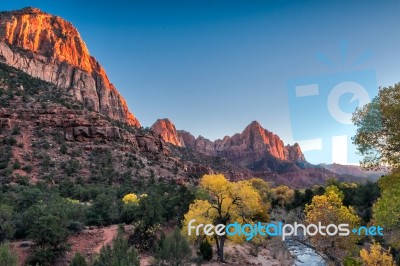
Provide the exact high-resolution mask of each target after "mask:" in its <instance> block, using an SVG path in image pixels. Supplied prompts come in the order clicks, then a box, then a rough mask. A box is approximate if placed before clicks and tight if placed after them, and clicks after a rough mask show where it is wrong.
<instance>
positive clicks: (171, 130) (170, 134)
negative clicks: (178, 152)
mask: <svg viewBox="0 0 400 266" xmlns="http://www.w3.org/2000/svg"><path fill="white" fill-rule="evenodd" d="M151 129H152V130H153V131H154V132H156V133H157V134H159V135H160V136H161V137H162V139H163V140H164V141H165V142H168V143H171V144H173V145H176V146H179V147H182V146H185V143H184V140H183V139H182V137H181V136H180V135H178V133H177V132H176V128H175V125H174V124H172V122H171V121H170V120H169V119H167V118H165V119H158V120H157V121H156V122H155V123H154V124H153V125H152V126H151Z"/></svg>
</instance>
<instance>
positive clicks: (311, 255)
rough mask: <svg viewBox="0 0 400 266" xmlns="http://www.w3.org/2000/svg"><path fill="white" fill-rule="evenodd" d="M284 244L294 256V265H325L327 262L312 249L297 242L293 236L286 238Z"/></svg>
mask: <svg viewBox="0 0 400 266" xmlns="http://www.w3.org/2000/svg"><path fill="white" fill-rule="evenodd" d="M285 245H286V247H287V249H288V250H289V252H290V254H292V255H293V256H294V257H295V258H294V265H296V266H327V265H328V263H327V262H326V261H325V259H324V258H323V257H321V255H319V254H318V253H317V252H316V251H315V250H314V249H312V248H310V247H309V246H307V245H305V244H303V243H301V242H299V240H298V239H296V238H295V237H292V238H287V239H286V240H285Z"/></svg>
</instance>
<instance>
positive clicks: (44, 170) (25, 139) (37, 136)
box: [0, 8, 376, 188]
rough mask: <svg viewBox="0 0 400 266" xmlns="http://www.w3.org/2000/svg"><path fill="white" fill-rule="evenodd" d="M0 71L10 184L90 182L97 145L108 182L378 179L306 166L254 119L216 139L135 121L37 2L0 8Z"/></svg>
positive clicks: (72, 32)
mask: <svg viewBox="0 0 400 266" xmlns="http://www.w3.org/2000/svg"><path fill="white" fill-rule="evenodd" d="M0 71H1V75H0V89H1V90H2V91H4V92H6V93H2V94H1V96H0V126H1V128H0V129H1V130H0V137H1V139H7V140H8V139H14V140H15V143H17V144H18V145H13V146H12V148H11V153H7V154H9V156H8V155H7V158H6V159H4V160H3V157H2V158H0V159H1V160H0V163H1V164H2V169H6V170H4V171H3V170H0V178H2V179H5V180H8V181H9V182H15V181H16V179H18V177H19V176H28V177H29V180H30V181H31V182H36V181H37V180H40V179H43V177H44V176H49V175H51V176H57V177H58V179H57V180H58V181H57V180H52V182H55V183H56V182H59V181H60V180H63V179H65V178H69V179H71V180H74V179H75V178H77V177H78V176H79V178H82V179H83V180H85V181H88V182H89V181H90V178H93V175H94V174H93V172H94V171H96V169H93V167H94V165H96V162H97V159H96V158H97V157H96V156H99V154H103V153H104V154H108V155H107V156H110V157H109V158H111V159H113V158H114V159H115V158H117V159H115V161H114V162H113V163H112V165H111V166H109V168H110V169H111V170H112V171H113V176H114V177H115V178H114V179H113V180H112V181H110V182H120V179H121V180H122V179H123V178H127V177H128V178H131V179H132V180H140V179H142V178H148V177H150V176H151V177H155V178H165V179H174V180H177V182H180V183H182V184H186V183H196V182H197V180H198V178H199V177H200V176H201V175H203V174H207V173H208V174H209V173H223V174H225V175H226V176H227V177H229V178H230V179H232V180H238V179H246V178H250V177H260V178H263V179H265V180H268V181H270V182H271V183H273V184H274V185H279V184H286V185H289V186H292V187H295V188H300V187H307V186H312V185H315V184H324V183H325V182H326V180H327V179H328V178H332V177H335V178H337V179H340V180H345V181H364V180H366V179H367V178H372V179H376V175H373V176H370V175H368V174H366V173H364V172H361V171H357V170H355V168H346V167H339V166H337V165H334V166H328V165H312V164H310V163H308V162H307V161H306V158H304V155H303V153H302V151H301V147H300V146H299V145H298V144H294V145H285V144H284V143H283V141H282V140H281V139H280V138H279V137H278V136H277V135H275V134H274V133H272V132H270V131H268V130H266V129H265V128H263V127H262V126H261V125H260V124H259V123H258V122H256V121H253V122H251V123H250V124H249V125H248V126H247V127H246V128H245V129H244V130H243V131H242V132H241V133H237V134H235V135H233V136H226V137H224V138H223V139H220V140H216V141H210V140H208V139H206V138H204V137H201V136H199V137H197V138H196V137H194V136H193V135H192V134H190V133H189V132H186V131H183V130H177V129H176V128H175V126H174V124H173V123H172V122H171V121H170V120H168V119H160V120H158V121H157V122H155V124H154V125H153V126H152V127H151V130H145V129H143V128H142V127H141V125H140V122H139V121H138V119H137V118H136V117H135V116H134V115H133V114H132V113H131V112H130V111H129V109H128V107H127V104H126V102H125V100H124V98H123V97H122V96H121V95H120V93H119V92H118V90H117V89H116V88H115V87H114V86H113V85H112V83H111V82H110V81H109V79H108V77H107V75H106V72H105V70H104V69H103V68H102V66H101V65H100V63H99V62H98V61H97V60H96V59H95V58H94V57H92V56H91V55H90V54H89V50H88V49H87V47H86V45H85V43H84V41H83V40H82V39H81V37H80V35H79V33H78V31H77V30H76V29H75V28H74V27H73V25H72V24H71V23H69V22H67V21H65V20H64V19H62V18H60V17H57V16H53V15H50V14H47V13H45V12H43V11H41V10H39V9H36V8H25V9H22V10H18V11H10V12H0ZM17 129H18V130H17ZM15 132H18V134H15ZM11 142H14V141H11ZM44 147H45V148H44ZM99 160H100V159H99ZM16 161H18V163H19V164H20V167H18V168H15V169H14V168H13V167H11V165H12V164H15V163H16ZM72 161H78V162H79V165H80V166H79V168H77V169H76V170H75V169H74V170H73V171H72V170H71V169H70V168H68V167H67V166H66V162H72ZM100 161H101V160H100ZM111 161H112V160H111ZM44 165H45V166H44ZM49 166H50V167H49ZM68 169H69V170H68ZM111 170H109V171H111ZM71 171H72V173H73V174H71Z"/></svg>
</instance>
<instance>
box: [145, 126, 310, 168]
mask: <svg viewBox="0 0 400 266" xmlns="http://www.w3.org/2000/svg"><path fill="white" fill-rule="evenodd" d="M152 129H153V130H154V131H156V132H157V133H158V134H160V135H161V137H162V138H163V139H164V141H166V142H169V143H172V144H174V145H176V146H184V147H188V148H191V149H193V150H195V151H197V152H201V153H203V154H206V155H210V156H222V157H225V158H228V159H230V160H231V161H233V162H235V163H238V164H239V165H241V166H245V167H247V166H250V165H252V164H254V163H256V162H259V161H261V160H263V159H266V158H273V159H276V160H281V161H290V162H294V163H301V162H305V158H304V155H303V153H302V152H301V149H300V146H299V145H298V144H297V143H296V144H294V145H293V146H290V145H286V146H285V145H284V143H283V141H282V140H281V139H280V138H279V137H278V136H277V135H275V134H274V133H272V132H270V131H268V130H266V129H264V128H263V127H262V126H261V125H260V124H259V123H258V122H257V121H253V122H252V123H251V124H250V125H248V126H247V127H246V128H245V129H244V130H243V132H242V133H237V134H235V135H233V136H232V137H229V136H226V137H224V138H223V139H222V140H216V141H211V140H208V139H206V138H204V137H202V136H199V137H197V138H195V137H194V136H193V135H192V134H190V133H189V132H186V131H183V130H178V131H177V130H176V129H175V126H174V125H173V124H172V122H171V121H170V120H168V119H163V120H157V122H156V123H155V124H154V125H153V126H152Z"/></svg>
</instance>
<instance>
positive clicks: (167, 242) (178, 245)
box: [154, 228, 192, 266]
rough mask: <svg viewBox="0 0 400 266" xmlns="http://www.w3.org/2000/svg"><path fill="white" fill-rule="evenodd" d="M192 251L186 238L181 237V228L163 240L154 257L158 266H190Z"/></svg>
mask: <svg viewBox="0 0 400 266" xmlns="http://www.w3.org/2000/svg"><path fill="white" fill-rule="evenodd" d="M191 253H192V252H191V249H190V246H189V242H188V240H187V239H186V237H184V236H182V235H181V231H180V230H179V228H175V230H174V231H173V232H172V233H171V234H170V235H168V236H167V237H165V238H163V239H161V241H160V244H159V246H158V248H157V251H156V254H155V255H154V258H155V261H154V264H155V265H158V266H167V265H168V266H183V265H190V259H191V255H192V254H191Z"/></svg>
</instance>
